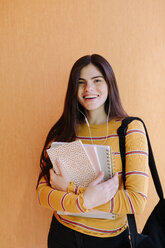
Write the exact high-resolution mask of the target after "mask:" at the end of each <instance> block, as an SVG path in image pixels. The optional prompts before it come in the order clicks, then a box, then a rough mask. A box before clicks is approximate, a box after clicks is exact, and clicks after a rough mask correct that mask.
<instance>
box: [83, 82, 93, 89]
mask: <svg viewBox="0 0 165 248" xmlns="http://www.w3.org/2000/svg"><path fill="white" fill-rule="evenodd" d="M92 87H93V86H92V83H91V82H86V84H85V87H84V90H85V91H89V90H91V89H92Z"/></svg>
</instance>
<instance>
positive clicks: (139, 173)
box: [37, 54, 148, 248]
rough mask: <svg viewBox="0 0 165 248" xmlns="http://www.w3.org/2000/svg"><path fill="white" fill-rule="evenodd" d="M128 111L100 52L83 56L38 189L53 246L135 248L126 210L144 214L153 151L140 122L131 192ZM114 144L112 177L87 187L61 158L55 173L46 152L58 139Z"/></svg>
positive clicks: (132, 141)
mask: <svg viewBox="0 0 165 248" xmlns="http://www.w3.org/2000/svg"><path fill="white" fill-rule="evenodd" d="M125 117H127V114H126V112H125V111H124V109H123V107H122V105H121V101H120V97H119V92H118V88H117V83H116V79H115V75H114V72H113V70H112V68H111V66H110V64H109V63H108V62H107V61H106V60H105V59H104V58H103V57H102V56H100V55H97V54H93V55H91V56H84V57H82V58H80V59H78V60H77V61H76V62H75V64H74V65H73V68H72V70H71V73H70V77H69V83H68V89H67V93H66V99H65V105H64V111H63V114H62V116H61V117H60V119H59V120H58V121H57V123H56V124H55V125H54V126H53V127H52V129H51V130H50V132H49V134H48V137H47V139H46V142H45V146H44V149H43V152H42V155H41V174H40V176H39V179H38V185H37V193H38V198H39V201H40V204H41V205H42V206H44V207H46V208H49V209H51V210H53V211H54V215H53V219H52V223H51V227H50V231H49V236H48V247H49V248H52V247H56V248H58V247H75V248H76V247H86V248H88V247H90V248H91V247H113V248H118V247H122V248H124V247H126V248H127V247H130V242H129V238H128V227H127V219H126V214H128V213H142V212H143V209H144V207H145V204H146V199H147V189H148V150H147V140H146V135H145V131H144V128H143V125H142V123H141V122H139V121H137V120H135V121H133V122H132V123H130V124H129V125H128V130H127V133H126V190H124V189H123V184H122V175H121V174H122V173H121V172H122V163H121V157H120V151H119V138H118V135H117V129H118V128H119V126H120V125H121V121H122V119H123V118H125ZM76 139H80V140H82V142H83V143H89V144H91V143H92V144H98V145H109V146H111V147H112V150H113V157H114V163H113V171H115V172H116V174H115V175H114V177H113V178H111V179H108V180H107V181H105V182H103V177H104V175H103V172H100V174H99V175H98V177H97V178H96V179H95V180H94V181H93V182H92V183H90V184H89V185H88V187H86V188H82V187H78V185H74V183H73V182H70V180H69V178H68V177H67V175H66V174H65V170H64V166H63V164H62V163H60V158H59V160H57V161H56V164H57V166H58V167H59V170H60V175H56V174H55V173H54V171H53V169H52V164H51V162H50V160H49V158H48V156H47V153H46V149H48V148H49V147H50V145H51V143H52V142H53V141H65V142H71V141H74V140H76ZM57 211H66V212H70V213H77V214H80V213H82V212H83V213H86V212H94V211H95V212H96V211H105V212H109V213H113V214H115V218H114V219H99V218H84V217H80V216H78V217H76V216H69V215H58V214H57Z"/></svg>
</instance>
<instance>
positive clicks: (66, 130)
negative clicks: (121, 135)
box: [37, 54, 127, 185]
mask: <svg viewBox="0 0 165 248" xmlns="http://www.w3.org/2000/svg"><path fill="white" fill-rule="evenodd" d="M90 63H91V64H93V65H95V66H96V67H97V68H98V69H99V70H100V72H101V73H102V75H103V76H104V78H105V81H106V83H107V85H108V97H107V100H106V102H105V112H106V113H107V114H108V109H109V107H110V115H109V118H113V117H118V118H123V117H126V116H127V114H126V112H125V111H124V109H123V107H122V104H121V100H120V96H119V91H118V87H117V82H116V78H115V74H114V72H113V69H112V67H111V65H110V64H109V63H108V61H107V60H106V59H105V58H103V57H102V56H100V55H98V54H93V55H87V56H83V57H81V58H80V59H78V60H77V61H76V62H75V63H74V65H73V67H72V69H71V72H70V76H69V82H68V89H67V92H66V97H65V103H64V110H63V113H62V115H61V117H60V118H59V120H58V121H57V122H56V123H55V125H54V126H53V127H52V128H51V130H50V131H49V133H48V136H47V139H46V141H45V145H44V148H43V151H42V154H41V159H40V166H41V173H40V175H39V179H38V182H39V180H40V179H41V177H43V176H45V177H46V179H47V180H48V181H49V179H50V178H49V169H50V168H52V164H51V162H50V159H49V158H48V156H47V153H46V148H48V147H49V146H50V144H51V143H52V142H53V141H66V142H70V141H73V140H75V138H76V129H77V124H79V123H82V122H83V121H84V116H83V115H82V114H81V113H80V110H81V111H84V109H83V106H82V105H80V104H79V103H78V100H77V91H78V81H79V76H80V71H81V69H82V68H83V67H85V66H87V65H88V64H90ZM37 185H38V184H37Z"/></svg>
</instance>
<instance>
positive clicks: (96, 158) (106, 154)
mask: <svg viewBox="0 0 165 248" xmlns="http://www.w3.org/2000/svg"><path fill="white" fill-rule="evenodd" d="M71 143H72V142H71ZM63 144H67V143H66V142H53V143H52V144H51V148H52V147H58V146H60V145H63ZM83 146H84V148H85V150H86V152H87V154H88V156H89V158H90V161H91V162H92V164H93V166H94V168H95V172H96V176H97V175H98V173H99V172H100V171H103V172H104V181H106V180H108V179H109V178H112V176H113V174H114V161H113V155H112V148H111V147H110V146H106V145H95V144H94V145H93V144H83Z"/></svg>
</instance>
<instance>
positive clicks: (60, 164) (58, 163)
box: [55, 159, 66, 175]
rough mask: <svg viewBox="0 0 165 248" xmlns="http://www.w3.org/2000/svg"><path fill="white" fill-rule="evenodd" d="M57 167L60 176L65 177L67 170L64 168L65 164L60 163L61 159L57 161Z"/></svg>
mask: <svg viewBox="0 0 165 248" xmlns="http://www.w3.org/2000/svg"><path fill="white" fill-rule="evenodd" d="M55 162H56V165H57V167H58V170H59V172H60V173H59V174H60V175H65V174H66V173H65V170H64V167H63V164H62V163H61V162H60V160H59V159H56V161H55Z"/></svg>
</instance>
